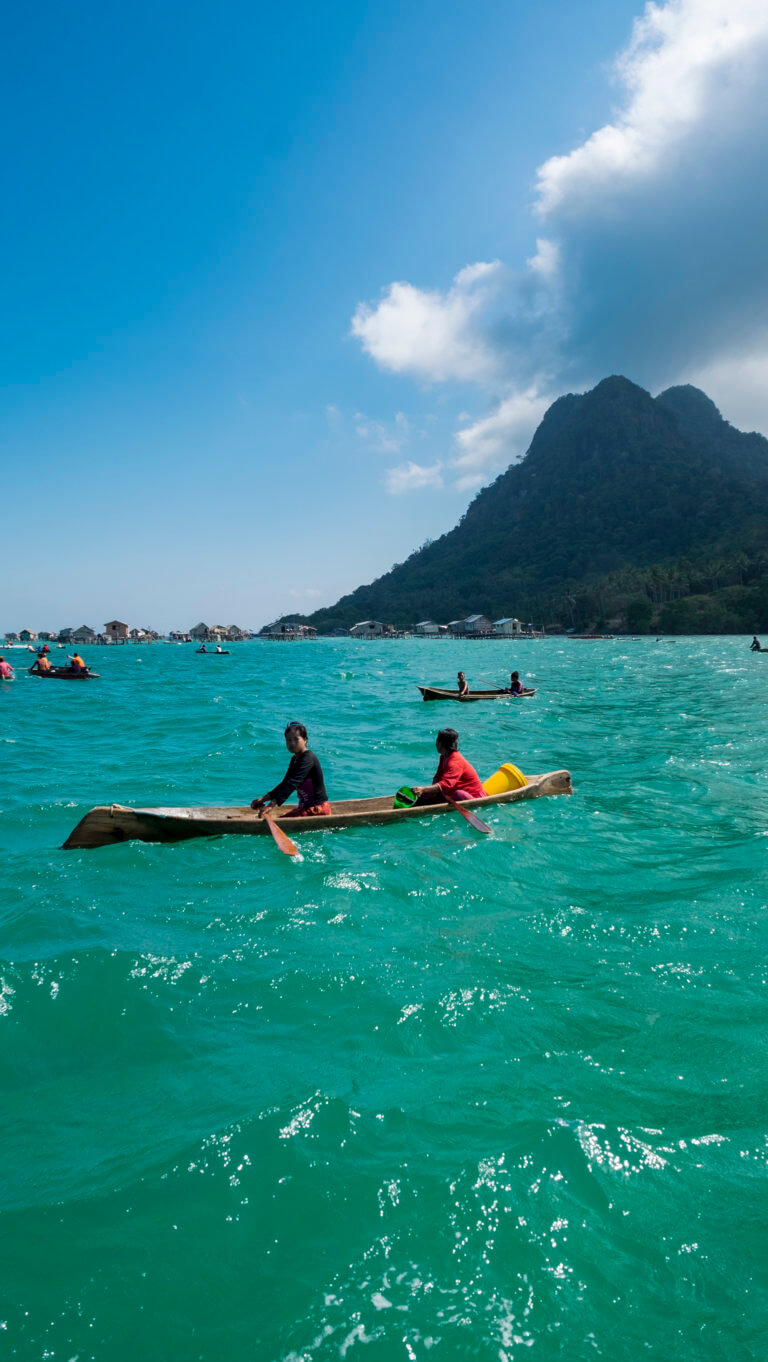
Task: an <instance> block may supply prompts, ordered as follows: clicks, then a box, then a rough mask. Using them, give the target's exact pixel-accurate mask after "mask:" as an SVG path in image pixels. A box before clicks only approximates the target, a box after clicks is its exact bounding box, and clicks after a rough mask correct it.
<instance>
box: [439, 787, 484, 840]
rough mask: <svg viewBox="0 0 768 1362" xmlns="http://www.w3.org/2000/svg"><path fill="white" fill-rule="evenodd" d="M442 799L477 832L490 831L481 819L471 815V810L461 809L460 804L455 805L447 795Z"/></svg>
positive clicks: (453, 800)
mask: <svg viewBox="0 0 768 1362" xmlns="http://www.w3.org/2000/svg"><path fill="white" fill-rule="evenodd" d="M443 797H444V799H445V802H446V804H450V806H451V808H452V809H455V810H456V812H457V813H460V814H461V815H462V817H463V818H466V820H467V822H468V823H471V824H472V827H473V828H476V829H477V831H478V832H490V830H491V829H490V828H489V827H488V824H487V823H484V822H483V820H482V818H478V816H477V814H476V813H473V812H472V810H471V809H465V808H463V807H462V805H461V804H457V803H456V800H455V799H451V798H450V796H449V795H444V796H443Z"/></svg>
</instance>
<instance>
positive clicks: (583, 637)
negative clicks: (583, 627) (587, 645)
mask: <svg viewBox="0 0 768 1362" xmlns="http://www.w3.org/2000/svg"><path fill="white" fill-rule="evenodd" d="M567 637H568V638H577V639H580V640H581V641H582V642H583V641H584V640H588V641H589V642H592V641H593V640H594V639H598V638H614V637H615V635H614V634H568V635H567Z"/></svg>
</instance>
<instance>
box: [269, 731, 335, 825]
mask: <svg viewBox="0 0 768 1362" xmlns="http://www.w3.org/2000/svg"><path fill="white" fill-rule="evenodd" d="M285 745H286V747H287V748H288V751H289V752H292V753H293V756H292V757H291V760H290V763H289V766H288V770H287V771H286V773H285V775H284V776H283V779H282V780H281V781H280V784H279V785H276V786H275V788H274V790H270V791H269V792H268V793H267V794H265V795H261V796H260V797H259V798H258V799H253V800H252V801H251V808H252V809H256V810H257V811H258V814H259V817H260V818H263V817H264V816H265V814H267V813H269V810H270V809H274V808H277V807H278V806H279V805H280V804H284V803H285V801H286V799H289V798H290V796H291V795H292V794H293V792H294V790H295V791H296V793H297V795H298V797H299V803H298V806H297V807H296V808H295V809H289V810H288V812H287V813H284V814H283V818H318V817H323V816H325V815H329V814H330V812H331V806H330V804H329V803H328V795H327V794H326V790H325V781H324V780H323V769H322V767H321V765H320V762H319V761H318V759H317V757H316V756H315V754H314V752H310V750H309V748H308V747H307V730H306V728H305V727H304V725H303V724H297V723H291V724H289V725H288V727H287V728H286V730H285Z"/></svg>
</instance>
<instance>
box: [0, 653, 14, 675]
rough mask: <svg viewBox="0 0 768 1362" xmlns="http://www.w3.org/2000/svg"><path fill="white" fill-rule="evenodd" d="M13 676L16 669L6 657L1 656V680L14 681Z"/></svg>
mask: <svg viewBox="0 0 768 1362" xmlns="http://www.w3.org/2000/svg"><path fill="white" fill-rule="evenodd" d="M13 677H14V671H13V667H12V666H11V664H10V662H6V660H5V658H4V657H0V681H12V680H13Z"/></svg>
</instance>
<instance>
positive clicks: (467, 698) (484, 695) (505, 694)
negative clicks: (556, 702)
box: [419, 686, 536, 705]
mask: <svg viewBox="0 0 768 1362" xmlns="http://www.w3.org/2000/svg"><path fill="white" fill-rule="evenodd" d="M419 690H420V691H421V694H422V696H423V698H424V699H425V700H458V701H459V704H462V705H466V704H468V703H471V702H472V701H473V700H502V699H504V698H506V699H507V700H527V699H528V698H529V697H530V696H531V695H535V694H536V690H535V688H534V689H530V688H526V690H524V691H523V694H522V695H512V694H510V692H509V691H508V690H470V691H468V692H467V694H466V695H459V692H458V691H457V690H441V688H440V687H439V686H419Z"/></svg>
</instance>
